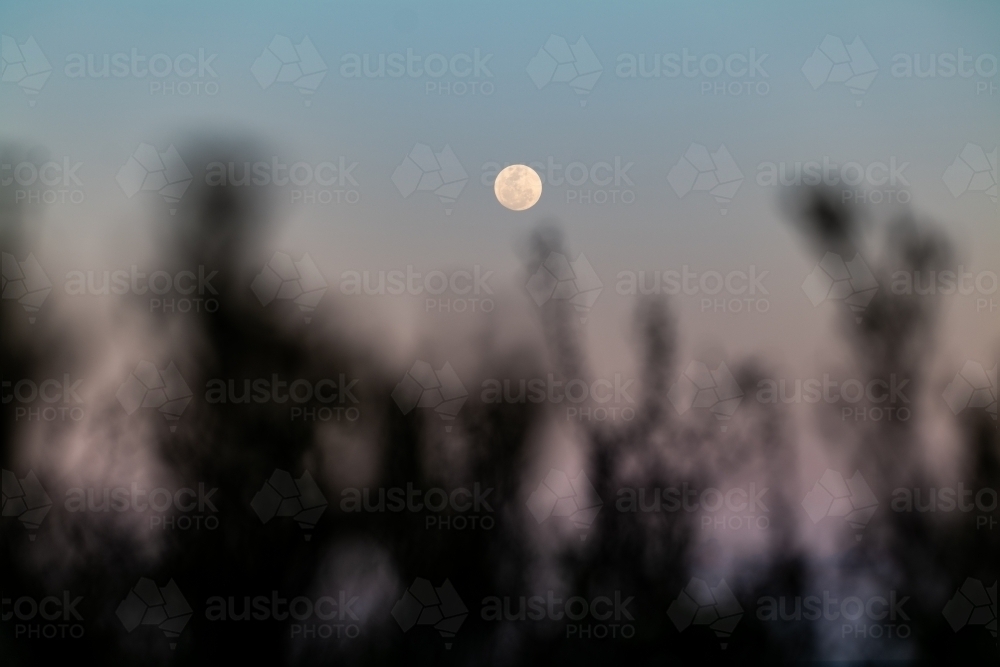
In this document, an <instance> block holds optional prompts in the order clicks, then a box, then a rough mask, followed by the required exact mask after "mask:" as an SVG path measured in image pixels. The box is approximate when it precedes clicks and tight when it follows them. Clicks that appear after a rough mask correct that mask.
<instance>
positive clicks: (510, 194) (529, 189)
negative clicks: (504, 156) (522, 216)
mask: <svg viewBox="0 0 1000 667" xmlns="http://www.w3.org/2000/svg"><path fill="white" fill-rule="evenodd" d="M493 192H495V193H496V195H497V201H499V202H500V203H501V204H503V205H504V206H506V207H507V208H509V209H510V210H512V211H526V210H528V209H529V208H531V207H532V206H534V205H535V204H536V203H538V198H539V197H541V196H542V179H541V178H540V177H539V176H538V173H537V172H536V171H535V170H534V169H532V168H531V167H529V166H527V165H523V164H512V165H510V166H509V167H505V168H504V169H503V171H501V172H500V173H499V174H497V180H496V183H494V184H493Z"/></svg>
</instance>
